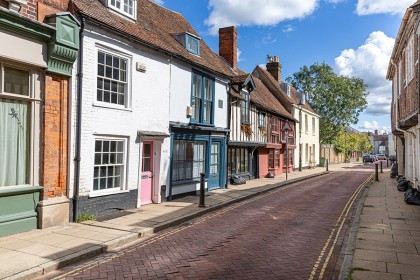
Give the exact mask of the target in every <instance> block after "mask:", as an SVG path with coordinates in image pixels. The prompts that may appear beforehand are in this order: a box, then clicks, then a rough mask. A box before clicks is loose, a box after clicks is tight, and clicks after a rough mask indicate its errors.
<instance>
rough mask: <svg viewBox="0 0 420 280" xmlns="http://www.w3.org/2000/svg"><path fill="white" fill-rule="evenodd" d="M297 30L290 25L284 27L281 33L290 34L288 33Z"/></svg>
mask: <svg viewBox="0 0 420 280" xmlns="http://www.w3.org/2000/svg"><path fill="white" fill-rule="evenodd" d="M295 29H296V28H295V27H294V26H293V25H291V24H288V25H285V26H283V29H282V30H281V31H283V32H285V33H288V32H292V31H294V30H295Z"/></svg>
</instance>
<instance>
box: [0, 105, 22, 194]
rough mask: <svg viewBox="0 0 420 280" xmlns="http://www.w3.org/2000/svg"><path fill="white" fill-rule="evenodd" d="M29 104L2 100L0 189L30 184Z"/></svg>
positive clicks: (0, 109) (0, 110)
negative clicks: (28, 166) (28, 167)
mask: <svg viewBox="0 0 420 280" xmlns="http://www.w3.org/2000/svg"><path fill="white" fill-rule="evenodd" d="M28 107H29V105H28V103H25V102H20V101H16V100H8V99H0V187H4V186H14V185H23V184H27V183H29V182H28V172H27V171H28V170H27V165H28V152H29V149H28V139H27V137H28Z"/></svg>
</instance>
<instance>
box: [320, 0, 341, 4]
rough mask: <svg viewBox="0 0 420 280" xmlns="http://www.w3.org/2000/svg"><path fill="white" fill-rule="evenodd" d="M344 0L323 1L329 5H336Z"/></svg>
mask: <svg viewBox="0 0 420 280" xmlns="http://www.w3.org/2000/svg"><path fill="white" fill-rule="evenodd" d="M344 1H346V0H325V2H328V3H331V4H338V3H342V2H344Z"/></svg>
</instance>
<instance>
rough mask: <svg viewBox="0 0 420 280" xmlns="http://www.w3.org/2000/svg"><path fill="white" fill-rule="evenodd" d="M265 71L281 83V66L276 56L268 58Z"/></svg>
mask: <svg viewBox="0 0 420 280" xmlns="http://www.w3.org/2000/svg"><path fill="white" fill-rule="evenodd" d="M267 58H268V61H267V71H268V72H269V73H270V74H271V76H273V77H274V79H276V81H277V82H279V83H280V81H281V64H280V59H279V57H278V56H268V57H267Z"/></svg>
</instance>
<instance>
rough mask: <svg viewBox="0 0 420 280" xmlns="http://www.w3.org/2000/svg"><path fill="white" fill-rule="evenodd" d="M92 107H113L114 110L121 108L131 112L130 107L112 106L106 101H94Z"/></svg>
mask: <svg viewBox="0 0 420 280" xmlns="http://www.w3.org/2000/svg"><path fill="white" fill-rule="evenodd" d="M92 106H93V107H99V108H106V109H114V110H121V111H127V112H133V110H132V109H130V108H125V107H120V106H113V105H109V104H108V103H97V102H94V103H93V104H92Z"/></svg>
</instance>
